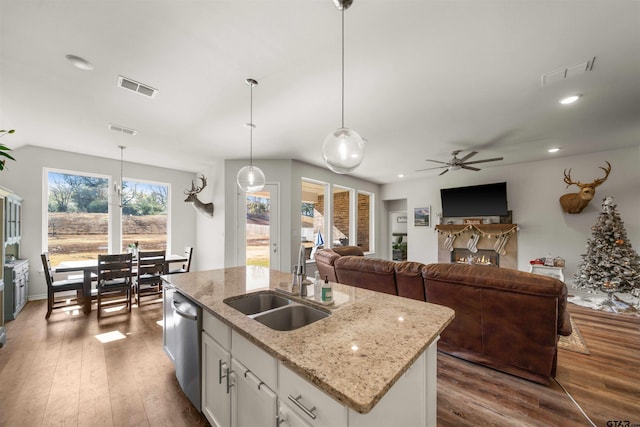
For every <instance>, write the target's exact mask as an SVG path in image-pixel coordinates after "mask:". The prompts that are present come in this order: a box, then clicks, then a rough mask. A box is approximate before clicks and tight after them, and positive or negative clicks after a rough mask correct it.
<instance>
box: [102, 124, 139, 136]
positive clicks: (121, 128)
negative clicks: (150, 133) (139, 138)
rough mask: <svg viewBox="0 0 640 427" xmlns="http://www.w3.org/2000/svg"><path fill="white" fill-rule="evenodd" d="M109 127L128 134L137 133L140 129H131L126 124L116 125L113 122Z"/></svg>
mask: <svg viewBox="0 0 640 427" xmlns="http://www.w3.org/2000/svg"><path fill="white" fill-rule="evenodd" d="M107 127H108V128H109V129H111V130H112V131H114V132H120V133H126V134H127V135H135V134H136V133H138V131H137V130H135V129H129V128H126V127H124V126H120V125H114V124H111V123H109V124H108V125H107Z"/></svg>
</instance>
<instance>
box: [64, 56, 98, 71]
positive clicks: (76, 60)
mask: <svg viewBox="0 0 640 427" xmlns="http://www.w3.org/2000/svg"><path fill="white" fill-rule="evenodd" d="M65 58H67V60H68V61H69V62H71V64H73V66H74V67H76V68H78V69H80V70H85V71H91V70H93V64H92V63H91V62H89V61H87V60H86V59H84V58H81V57H79V56H76V55H65Z"/></svg>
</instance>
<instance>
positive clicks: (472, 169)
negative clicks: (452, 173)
mask: <svg viewBox="0 0 640 427" xmlns="http://www.w3.org/2000/svg"><path fill="white" fill-rule="evenodd" d="M460 167H461V168H462V169H469V170H470V171H476V172H478V171H479V170H480V169H478V168H474V167H471V166H467V165H462V166H460Z"/></svg>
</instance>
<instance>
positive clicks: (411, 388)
mask: <svg viewBox="0 0 640 427" xmlns="http://www.w3.org/2000/svg"><path fill="white" fill-rule="evenodd" d="M436 350H437V339H436V340H435V341H434V342H432V343H431V345H430V346H429V347H428V348H427V349H426V350H425V352H424V353H423V354H422V355H420V356H419V357H418V359H416V361H415V362H414V363H413V364H412V365H411V366H410V367H409V369H408V370H407V371H406V372H405V373H404V374H403V375H402V376H401V377H400V378H399V379H398V381H396V383H395V384H394V385H393V387H392V388H391V389H390V390H389V391H388V392H387V393H386V394H385V395H384V396H383V398H382V399H381V400H380V401H379V402H378V403H377V404H376V406H374V408H373V409H372V410H371V411H370V412H369V413H367V414H360V413H358V412H356V411H354V410H353V409H350V408H348V407H347V406H345V405H344V404H342V403H340V402H338V401H337V400H335V399H334V398H333V397H331V396H330V395H329V394H327V393H325V392H324V391H322V390H321V389H320V388H318V387H317V386H315V385H313V384H312V383H311V382H309V381H307V380H306V379H304V378H303V377H301V376H300V375H298V374H297V373H295V372H294V371H292V370H291V369H289V368H288V367H287V366H285V365H284V364H283V363H282V362H279V361H278V360H277V359H276V358H275V357H273V356H271V355H270V354H269V353H267V352H266V351H264V350H263V349H261V348H259V347H258V346H256V345H255V344H253V343H252V342H250V341H249V340H248V339H247V338H245V337H244V336H243V335H241V334H239V333H238V332H236V331H235V330H232V329H231V328H230V327H229V326H227V325H226V324H224V323H223V322H221V321H220V320H219V319H218V318H216V317H215V316H213V315H211V314H210V313H208V312H206V311H205V312H204V314H203V334H202V363H203V366H202V412H203V413H204V415H205V416H206V417H207V419H208V420H209V422H210V423H211V424H212V425H213V426H216V427H254V426H274V427H277V426H287V427H365V426H366V427H387V426H390V425H398V426H412V427H413V426H415V427H432V426H433V427H435V426H436V421H437V418H436V416H437V413H436V372H437V370H436V363H437V352H436ZM372 374H373V373H372Z"/></svg>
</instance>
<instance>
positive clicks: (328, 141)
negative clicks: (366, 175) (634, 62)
mask: <svg viewBox="0 0 640 427" xmlns="http://www.w3.org/2000/svg"><path fill="white" fill-rule="evenodd" d="M322 157H323V158H324V161H325V163H326V164H327V167H328V168H329V169H331V170H332V171H333V172H335V173H349V172H351V171H353V170H354V169H356V168H357V167H358V166H359V165H360V163H362V160H363V158H364V140H363V139H362V137H361V136H360V135H359V134H358V132H356V131H354V130H353V129H349V128H340V129H336V130H334V131H333V132H331V133H330V134H329V135H328V136H327V137H326V138H325V139H324V143H323V144H322Z"/></svg>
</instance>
